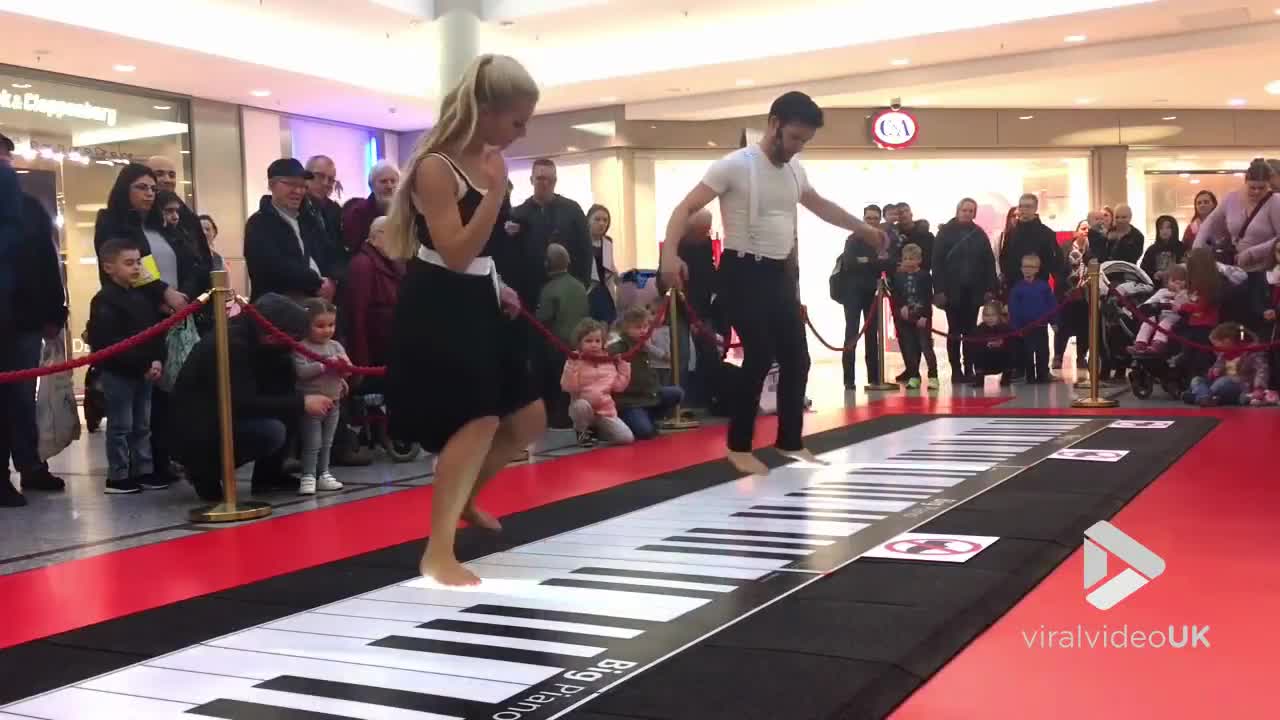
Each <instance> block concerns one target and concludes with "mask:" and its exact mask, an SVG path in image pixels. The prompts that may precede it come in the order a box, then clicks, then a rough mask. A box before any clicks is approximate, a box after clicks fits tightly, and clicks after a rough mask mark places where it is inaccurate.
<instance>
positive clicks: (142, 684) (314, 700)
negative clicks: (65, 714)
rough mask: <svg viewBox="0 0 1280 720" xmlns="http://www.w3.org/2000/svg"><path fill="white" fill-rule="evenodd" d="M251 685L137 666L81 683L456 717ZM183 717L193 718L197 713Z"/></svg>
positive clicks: (191, 697) (428, 718) (371, 717)
mask: <svg viewBox="0 0 1280 720" xmlns="http://www.w3.org/2000/svg"><path fill="white" fill-rule="evenodd" d="M257 684H259V681H258V680H248V679H244V678H232V677H224V676H219V675H201V674H197V673H190V672H181V671H178V670H167V669H163V668H157V667H148V666H145V665H143V666H135V667H131V668H128V669H126V670H122V671H120V672H117V673H112V674H110V675H106V676H104V677H100V678H97V679H95V680H91V681H89V682H87V683H85V684H84V685H82V686H81V687H84V688H88V689H92V690H101V691H103V692H113V693H120V694H122V695H133V696H140V697H149V698H156V699H165V700H177V701H179V702H183V703H192V704H194V705H197V706H199V705H205V704H207V703H211V702H214V701H215V700H239V701H241V702H249V703H256V704H259V705H269V706H274V707H277V708H290V709H294V710H306V711H310V712H316V713H328V714H330V715H335V716H338V717H343V718H360V720H458V718H456V716H449V715H439V714H436V713H432V712H417V711H414V710H404V709H401V708H396V707H388V706H386V705H374V704H370V703H363V702H352V701H350V700H338V699H334V698H328V697H316V696H314V695H305V694H301V693H292V692H279V691H276V690H265V689H262V688H255V687H254V685H257ZM121 717H124V716H121ZM188 717H197V715H189V716H188Z"/></svg>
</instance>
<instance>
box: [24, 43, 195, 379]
mask: <svg viewBox="0 0 1280 720" xmlns="http://www.w3.org/2000/svg"><path fill="white" fill-rule="evenodd" d="M189 112H190V110H189V106H188V104H187V103H186V102H184V101H181V100H178V99H175V98H172V97H166V96H164V95H160V94H156V93H147V94H135V93H134V91H133V90H132V89H129V91H128V92H125V91H123V90H122V89H118V88H116V87H114V86H106V85H100V84H95V83H91V82H89V81H83V82H82V81H78V80H76V79H73V78H66V77H63V76H54V75H47V74H44V73H38V72H35V71H31V70H27V69H22V68H9V67H4V66H0V133H4V134H5V135H6V136H8V137H9V138H10V139H11V140H13V142H14V145H15V146H16V147H17V150H16V152H15V153H14V167H15V169H16V170H17V172H18V180H19V182H20V183H21V185H22V188H23V190H24V191H26V192H27V193H29V194H31V195H32V196H33V197H35V198H37V199H38V200H39V201H40V202H41V203H42V204H43V205H44V206H45V209H46V210H48V211H49V214H50V216H52V217H53V218H54V222H55V224H56V226H57V228H58V237H57V238H55V242H56V243H57V245H58V249H59V251H60V254H61V256H62V258H63V263H64V268H65V277H66V284H67V297H68V303H69V308H70V321H69V322H70V331H71V332H70V335H71V337H72V343H71V345H72V347H71V350H72V353H73V355H75V356H80V355H84V354H86V353H87V352H88V348H87V347H86V346H85V344H84V343H83V342H82V341H81V340H80V335H81V333H82V332H83V330H84V326H85V323H86V322H87V321H88V313H89V301H90V300H91V299H92V298H93V295H94V293H96V292H97V291H98V289H99V282H98V261H97V256H96V255H95V253H94V249H93V228H94V220H95V218H96V216H97V212H98V210H100V209H102V208H105V207H106V203H107V195H108V194H109V193H110V191H111V186H112V184H113V183H114V182H115V179H116V176H117V175H118V174H119V172H120V168H121V167H123V166H124V165H127V164H128V163H129V162H131V161H132V162H145V161H146V160H147V159H148V158H150V157H152V156H155V155H163V156H165V157H168V158H171V159H173V160H174V164H175V166H176V167H177V170H178V175H179V177H178V182H179V186H178V188H179V193H180V194H182V195H184V196H185V198H186V201H187V203H188V204H189V205H192V206H194V200H195V195H194V191H195V189H194V187H193V186H192V184H191V181H190V179H191V155H190V128H189V120H188V118H189ZM83 375H84V372H83V370H82V371H79V372H78V373H77V375H76V381H77V385H79V383H80V382H81V381H82V379H83Z"/></svg>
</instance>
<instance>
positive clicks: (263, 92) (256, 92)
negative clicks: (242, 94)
mask: <svg viewBox="0 0 1280 720" xmlns="http://www.w3.org/2000/svg"><path fill="white" fill-rule="evenodd" d="M249 94H250V95H252V96H254V97H270V96H271V91H270V90H250V91H249Z"/></svg>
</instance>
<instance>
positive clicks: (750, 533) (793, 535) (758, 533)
mask: <svg viewBox="0 0 1280 720" xmlns="http://www.w3.org/2000/svg"><path fill="white" fill-rule="evenodd" d="M685 532H689V533H710V534H713V535H742V536H745V537H773V538H783V539H787V538H790V539H792V540H805V539H808V540H838V539H843V538H844V537H846V536H844V535H822V534H819V533H799V532H774V531H770V530H733V529H728V530H725V529H716V528H693V529H692V530H686V531H685Z"/></svg>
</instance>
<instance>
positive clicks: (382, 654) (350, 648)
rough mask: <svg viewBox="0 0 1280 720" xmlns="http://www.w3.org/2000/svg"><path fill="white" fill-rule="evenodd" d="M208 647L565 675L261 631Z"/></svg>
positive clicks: (491, 673) (477, 672)
mask: <svg viewBox="0 0 1280 720" xmlns="http://www.w3.org/2000/svg"><path fill="white" fill-rule="evenodd" d="M209 644H210V645H214V646H216V647H225V648H232V649H237V650H254V651H257V652H272V653H280V654H282V655H295V656H298V657H308V658H315V659H317V660H336V661H338V662H344V663H359V664H364V665H377V666H381V667H391V668H399V669H401V670H419V671H422V672H436V673H444V674H448V675H461V676H463V677H474V678H484V679H486V680H498V681H500V682H507V683H518V684H523V685H532V684H534V683H539V682H542V681H543V680H546V679H547V678H549V677H552V676H554V675H555V674H556V673H559V672H562V671H563V670H564V668H563V667H553V666H545V665H534V664H530V663H520V662H507V661H504V660H489V659H486V658H473V657H465V656H461V655H452V654H447V653H432V652H415V651H412V650H400V649H397V648H383V647H376V646H373V645H370V644H369V643H368V641H365V640H360V639H356V638H341V637H331V636H327V635H307V634H303V633H290V632H279V631H277V630H265V629H262V628H255V629H253V630H246V631H244V632H241V633H237V634H235V635H229V636H227V637H223V638H218V639H216V640H211V641H209Z"/></svg>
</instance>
